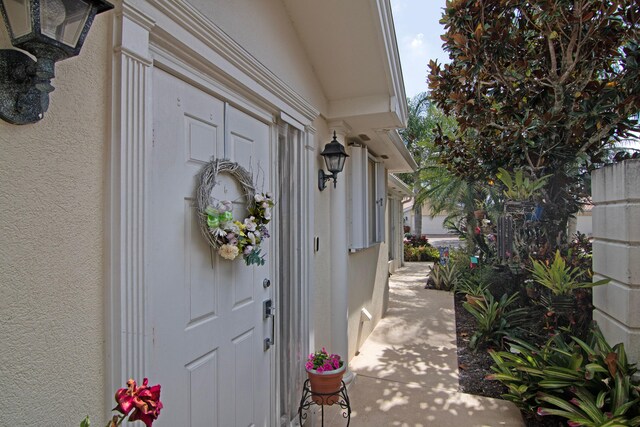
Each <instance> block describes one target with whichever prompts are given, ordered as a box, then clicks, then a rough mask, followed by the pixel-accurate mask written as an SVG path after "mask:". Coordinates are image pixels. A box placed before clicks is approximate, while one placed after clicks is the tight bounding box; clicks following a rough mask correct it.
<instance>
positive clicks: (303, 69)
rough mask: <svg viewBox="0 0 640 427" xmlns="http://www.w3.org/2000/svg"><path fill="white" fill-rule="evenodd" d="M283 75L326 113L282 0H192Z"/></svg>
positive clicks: (277, 73)
mask: <svg viewBox="0 0 640 427" xmlns="http://www.w3.org/2000/svg"><path fill="white" fill-rule="evenodd" d="M189 3H191V4H192V5H193V6H194V7H196V8H197V9H198V10H199V11H200V12H201V13H202V14H204V15H205V16H207V17H208V18H209V19H210V20H211V21H212V22H213V23H215V24H216V25H217V26H218V27H220V28H221V29H222V30H223V31H224V32H225V33H227V34H228V35H229V36H231V37H232V38H233V39H234V40H235V41H236V42H238V43H239V44H240V45H241V46H242V47H243V48H244V49H245V50H246V51H247V52H249V53H250V54H251V55H252V56H253V57H255V58H256V59H257V60H258V61H260V62H261V63H262V64H263V65H265V66H266V67H267V68H269V70H271V71H272V72H273V73H274V74H275V75H276V76H277V77H278V78H279V79H281V80H282V81H283V82H285V83H286V84H287V85H289V86H290V87H291V88H292V89H293V90H295V91H296V92H297V93H298V94H300V95H301V96H302V97H303V98H305V99H306V100H307V101H308V102H309V103H311V104H312V105H313V106H314V107H315V108H317V109H319V110H321V111H323V112H325V113H326V109H327V106H326V103H327V101H326V99H325V96H324V94H323V90H322V88H321V87H320V85H319V83H318V80H317V77H316V74H315V72H314V70H313V68H312V67H311V65H310V64H309V61H308V58H307V56H306V53H305V51H304V49H303V48H302V46H301V44H300V42H299V36H298V34H297V33H296V32H295V30H294V28H293V26H292V24H291V21H290V19H289V16H288V15H287V12H286V10H285V9H284V7H283V5H282V3H281V1H280V0H260V1H255V0H219V1H211V0H189Z"/></svg>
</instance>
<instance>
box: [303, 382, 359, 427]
mask: <svg viewBox="0 0 640 427" xmlns="http://www.w3.org/2000/svg"><path fill="white" fill-rule="evenodd" d="M336 395H337V396H338V401H337V402H335V403H331V404H328V405H327V406H332V405H338V406H339V407H340V408H341V409H342V418H345V419H346V420H347V427H349V423H350V422H351V403H350V402H349V395H348V394H347V386H346V385H345V383H344V381H342V386H341V387H340V389H339V390H338V391H336V392H334V393H312V392H311V386H310V385H309V380H306V381H305V382H304V386H303V387H302V399H300V406H299V407H298V419H299V421H300V425H303V422H304V420H306V419H307V412H306V411H307V410H308V409H309V408H310V407H311V405H318V406H320V407H321V410H320V414H321V419H322V423H321V424H320V425H321V426H322V427H324V407H325V405H323V404H321V403H320V404H319V403H316V402H314V401H313V397H314V396H320V397H321V399H320V401H325V399H324V396H336Z"/></svg>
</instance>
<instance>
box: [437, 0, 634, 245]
mask: <svg viewBox="0 0 640 427" xmlns="http://www.w3.org/2000/svg"><path fill="white" fill-rule="evenodd" d="M441 22H442V24H443V25H444V27H445V34H443V35H442V39H443V41H444V49H445V50H446V51H447V52H448V53H449V56H450V58H451V62H450V63H449V64H445V65H441V64H438V63H437V62H434V61H431V63H430V74H429V77H428V79H429V87H430V89H431V92H430V96H431V99H432V101H433V102H434V103H435V104H436V105H437V106H438V107H439V108H441V109H442V110H443V111H444V113H445V114H447V115H448V116H450V117H453V118H455V119H456V121H457V123H458V126H459V131H458V133H457V134H456V135H454V136H453V135H450V134H445V133H444V132H443V133H442V134H440V135H438V136H437V137H436V139H435V151H436V152H437V153H438V160H439V162H440V164H441V165H443V166H444V167H446V168H447V169H448V170H449V171H450V172H451V173H453V174H455V175H457V176H458V177H460V178H461V179H462V180H464V181H467V182H486V181H487V180H489V179H493V178H494V177H495V176H496V174H497V173H498V172H499V168H508V169H510V170H515V171H518V170H522V171H523V173H524V172H525V171H526V175H527V176H528V177H529V178H530V180H531V182H534V181H535V180H536V179H541V178H540V177H544V176H547V175H549V174H551V176H549V179H548V180H546V184H545V186H544V188H540V195H541V197H540V201H541V202H543V204H544V209H545V214H544V217H545V219H544V222H543V223H541V224H540V225H539V228H540V229H541V230H542V231H543V234H544V236H545V238H546V239H547V242H549V244H550V245H551V247H552V249H553V250H555V249H556V247H557V245H559V244H561V239H562V237H561V236H562V233H564V231H565V230H566V221H567V219H568V218H569V217H570V216H571V215H572V214H575V213H576V212H577V211H578V208H579V206H580V203H581V200H582V197H583V195H584V194H586V193H587V192H588V191H587V190H588V188H587V185H588V173H587V172H588V171H589V170H590V169H591V168H593V165H594V164H600V163H602V161H603V160H604V158H605V157H606V151H607V150H606V149H607V148H608V147H609V146H611V145H612V143H614V142H615V141H616V140H621V139H625V138H630V137H633V134H634V132H637V131H638V130H640V129H639V128H640V126H639V123H638V121H637V119H634V115H635V114H637V112H638V111H639V110H640V48H639V46H638V41H639V40H640V6H638V2H637V0H621V1H617V2H611V1H606V2H603V1H598V0H583V1H579V2H571V1H555V2H548V1H527V0H505V1H500V2H497V1H493V2H477V1H467V0H451V1H448V2H447V4H446V7H445V8H444V13H443V17H442V21H441ZM523 180H524V177H523Z"/></svg>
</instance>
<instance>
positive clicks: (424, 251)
mask: <svg viewBox="0 0 640 427" xmlns="http://www.w3.org/2000/svg"><path fill="white" fill-rule="evenodd" d="M404 260H405V261H409V262H412V261H414V262H417V261H423V262H437V261H439V260H440V252H439V251H438V249H437V248H434V247H433V246H418V247H415V248H414V247H411V246H405V247H404Z"/></svg>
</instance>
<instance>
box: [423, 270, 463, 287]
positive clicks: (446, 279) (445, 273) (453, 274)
mask: <svg viewBox="0 0 640 427" xmlns="http://www.w3.org/2000/svg"><path fill="white" fill-rule="evenodd" d="M459 276H460V273H459V271H458V268H457V267H456V264H453V263H449V264H446V265H442V264H435V265H434V266H433V267H431V270H430V271H429V282H431V284H432V285H433V287H434V289H438V290H441V291H450V290H452V289H455V287H456V285H457V283H458V278H459Z"/></svg>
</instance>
